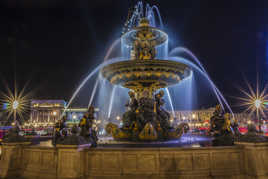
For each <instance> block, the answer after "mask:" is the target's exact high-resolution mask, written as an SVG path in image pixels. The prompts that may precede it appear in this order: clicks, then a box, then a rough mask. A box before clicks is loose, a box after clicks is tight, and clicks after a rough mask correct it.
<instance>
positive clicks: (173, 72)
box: [102, 18, 190, 141]
mask: <svg viewBox="0 0 268 179" xmlns="http://www.w3.org/2000/svg"><path fill="white" fill-rule="evenodd" d="M122 40H123V41H124V42H125V44H124V45H126V46H127V47H128V48H130V49H131V50H130V59H126V60H125V61H121V62H116V63H113V64H110V65H107V66H105V67H104V68H103V69H102V76H103V77H104V78H106V79H107V80H108V81H109V82H110V83H112V84H114V85H120V86H122V87H125V88H128V89H130V92H129V96H130V100H129V102H128V103H127V105H126V106H127V107H128V111H127V112H126V113H125V114H124V115H123V118H122V119H123V127H122V128H119V127H118V126H117V125H115V124H112V123H109V124H108V125H107V126H106V131H107V133H108V134H111V135H112V136H113V138H114V139H115V140H132V141H157V140H169V139H176V138H179V137H180V136H181V135H182V133H183V131H184V130H185V129H187V128H188V125H187V124H181V125H179V126H177V127H176V128H173V127H171V125H170V123H169V121H170V115H169V113H168V112H167V111H166V110H165V109H164V108H163V107H162V106H163V105H164V103H165V102H164V100H163V96H164V91H162V90H160V89H162V88H167V87H169V86H171V85H175V84H178V83H179V82H180V81H181V80H183V79H184V78H186V77H188V76H189V75H190V69H189V68H188V66H187V65H185V64H182V63H179V62H176V61H171V60H167V59H156V56H157V53H158V52H157V49H158V47H159V46H161V45H163V44H165V43H167V41H168V35H167V34H166V33H165V32H163V31H161V30H159V29H157V28H154V27H151V26H150V25H149V21H148V20H147V19H146V18H143V19H141V20H140V23H139V26H138V27H135V28H134V29H132V30H130V31H129V32H127V33H126V34H124V35H123V36H122ZM159 90H160V91H159ZM158 91H159V92H158Z"/></svg>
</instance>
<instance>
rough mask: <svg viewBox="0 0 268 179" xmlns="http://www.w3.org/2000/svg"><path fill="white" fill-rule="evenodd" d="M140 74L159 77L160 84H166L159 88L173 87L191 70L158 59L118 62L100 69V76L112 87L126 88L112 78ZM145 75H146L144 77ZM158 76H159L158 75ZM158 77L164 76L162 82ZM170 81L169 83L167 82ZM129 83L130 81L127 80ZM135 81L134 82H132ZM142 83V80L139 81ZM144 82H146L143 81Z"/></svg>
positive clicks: (174, 62) (179, 64)
mask: <svg viewBox="0 0 268 179" xmlns="http://www.w3.org/2000/svg"><path fill="white" fill-rule="evenodd" d="M135 70H137V71H138V73H142V75H141V76H143V77H144V76H146V75H147V74H148V75H149V76H156V74H158V75H157V76H158V77H159V79H158V80H159V82H162V83H160V84H164V83H163V82H165V83H166V85H160V86H162V87H161V88H164V87H167V86H169V87H170V86H173V85H176V84H178V83H179V82H180V81H182V80H183V79H185V78H187V77H188V76H190V74H191V71H192V69H191V68H190V67H189V66H188V65H186V64H183V63H180V62H176V61H173V60H159V59H151V60H125V61H120V62H115V63H111V64H109V65H106V66H104V67H103V68H102V69H101V75H102V77H103V78H105V79H107V80H108V81H109V82H110V83H111V84H113V85H121V86H123V87H126V86H124V85H122V83H121V82H120V83H119V82H115V81H118V80H119V79H120V78H121V79H122V77H120V78H119V79H116V80H113V78H118V77H119V76H128V75H129V76H131V75H133V74H136V72H137V71H135ZM145 74H146V75H145ZM159 74H160V75H159ZM160 76H162V77H163V76H164V78H165V79H164V80H163V79H160ZM168 79H169V80H171V81H168ZM158 80H157V79H154V80H151V81H158ZM129 81H130V82H131V81H132V80H129ZM133 81H135V80H133ZM140 81H142V80H140ZM145 81H146V80H145ZM147 82H150V79H148V80H147ZM123 83H124V84H128V82H126V81H124V82H123Z"/></svg>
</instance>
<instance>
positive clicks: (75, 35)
mask: <svg viewBox="0 0 268 179" xmlns="http://www.w3.org/2000/svg"><path fill="white" fill-rule="evenodd" d="M151 2H154V1H153V0H151ZM155 2H156V3H157V4H158V5H159V8H160V11H161V14H162V18H163V20H164V24H165V26H166V28H167V29H168V30H167V32H168V33H169V35H170V37H171V40H170V41H171V44H170V46H171V47H175V46H185V47H187V48H189V49H191V50H192V51H193V53H195V54H196V56H198V57H199V58H200V60H201V62H202V63H203V64H204V66H205V67H206V69H207V70H208V72H209V74H210V76H211V77H212V79H213V80H214V82H215V83H216V85H217V86H218V87H219V89H220V90H221V91H222V92H223V93H224V95H225V96H227V97H228V96H239V95H240V94H239V91H238V90H237V89H236V88H235V85H240V86H242V87H245V82H244V77H245V78H246V79H248V80H249V81H250V82H251V83H252V84H255V83H256V76H257V72H258V74H259V79H260V82H261V85H264V84H265V82H266V81H267V79H268V73H267V70H266V69H267V68H268V65H267V54H266V47H267V42H268V41H267V40H268V1H267V0H255V1H254V0H217V1H215V0H158V1H156V0H155ZM133 3H134V1H133V0H69V1H65V0H1V6H2V7H3V8H1V10H0V15H1V21H0V23H1V29H0V33H1V34H0V39H1V41H0V45H1V49H0V78H1V79H3V80H5V81H7V83H8V84H9V85H10V86H12V84H13V82H14V79H15V77H14V76H15V75H14V74H16V79H17V82H18V84H19V86H23V85H24V84H25V83H26V82H28V81H29V80H30V83H29V89H34V90H35V94H34V98H49V99H54V98H59V99H66V100H68V99H69V98H70V96H71V95H72V93H73V92H74V89H75V88H76V87H77V86H78V85H79V83H80V82H81V80H82V79H83V77H85V74H87V73H89V72H90V71H91V70H92V69H93V68H94V67H96V66H97V65H98V64H100V63H101V62H102V58H103V57H104V55H105V51H106V50H107V48H108V47H109V45H110V44H111V43H112V42H113V40H115V39H116V38H118V37H120V33H121V30H122V26H123V24H124V22H125V20H126V16H127V12H128V8H129V6H131V4H133ZM15 72H16V73H15ZM0 90H3V83H2V82H1V86H0ZM228 99H229V98H228ZM229 100H230V101H231V102H232V100H231V99H229Z"/></svg>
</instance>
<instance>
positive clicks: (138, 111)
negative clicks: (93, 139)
mask: <svg viewBox="0 0 268 179" xmlns="http://www.w3.org/2000/svg"><path fill="white" fill-rule="evenodd" d="M139 95H140V98H139V99H136V98H135V93H134V92H129V97H130V100H129V102H128V104H127V105H126V106H128V110H127V111H126V112H125V113H124V115H123V118H122V119H123V127H122V128H119V127H118V126H117V125H116V124H113V123H109V124H108V125H107V126H106V132H107V133H108V134H111V135H112V136H113V138H114V139H115V140H131V141H155V140H169V139H177V138H179V137H180V136H181V135H182V134H183V132H187V130H186V129H187V127H188V125H187V124H185V123H182V124H181V125H180V126H178V127H177V128H172V127H171V126H170V123H169V118H170V115H169V113H168V112H167V111H166V110H165V109H164V108H163V105H164V103H165V101H164V99H163V96H164V92H163V91H160V92H159V93H157V94H156V95H155V96H154V97H152V96H150V95H149V91H147V90H144V91H143V92H141V93H140V94H139Z"/></svg>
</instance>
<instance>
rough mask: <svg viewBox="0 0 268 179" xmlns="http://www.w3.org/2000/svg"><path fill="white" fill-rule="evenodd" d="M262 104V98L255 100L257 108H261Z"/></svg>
mask: <svg viewBox="0 0 268 179" xmlns="http://www.w3.org/2000/svg"><path fill="white" fill-rule="evenodd" d="M261 104H262V101H261V100H259V99H256V100H255V107H256V108H257V109H259V108H260V107H261Z"/></svg>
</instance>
